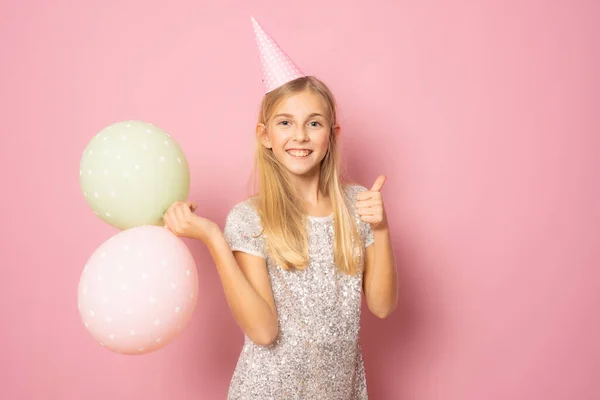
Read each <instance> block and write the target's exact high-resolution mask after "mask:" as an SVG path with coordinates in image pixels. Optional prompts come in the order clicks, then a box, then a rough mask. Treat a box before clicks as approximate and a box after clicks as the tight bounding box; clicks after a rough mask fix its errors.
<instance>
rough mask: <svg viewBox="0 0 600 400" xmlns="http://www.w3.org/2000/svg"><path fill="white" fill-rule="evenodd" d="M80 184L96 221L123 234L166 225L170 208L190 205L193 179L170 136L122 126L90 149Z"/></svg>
mask: <svg viewBox="0 0 600 400" xmlns="http://www.w3.org/2000/svg"><path fill="white" fill-rule="evenodd" d="M79 183H80V185H81V190H82V191H83V195H84V197H85V199H86V201H87V203H88V204H89V205H90V206H91V207H92V209H93V210H94V212H95V213H96V215H97V216H98V217H100V218H101V219H102V220H104V221H106V222H107V223H109V224H110V225H112V226H114V227H116V228H118V229H121V230H124V229H129V228H133V227H136V226H141V225H163V224H164V222H163V220H162V216H163V214H164V212H165V211H166V210H167V208H168V207H169V206H170V205H171V204H173V203H174V202H175V201H185V200H186V199H187V197H188V194H189V188H190V173H189V168H188V163H187V160H186V158H185V155H184V154H183V152H182V151H181V148H180V147H179V145H178V144H177V142H175V140H173V138H171V137H170V136H169V135H168V134H167V133H165V132H164V131H162V130H161V129H160V128H158V127H156V126H154V125H152V124H149V123H146V122H141V121H123V122H117V123H115V124H112V125H110V126H108V127H106V128H105V129H103V130H102V131H100V132H99V133H98V134H97V135H96V136H94V138H93V139H92V140H91V141H90V143H89V144H88V145H87V147H86V148H85V150H84V152H83V156H82V158H81V164H80V169H79Z"/></svg>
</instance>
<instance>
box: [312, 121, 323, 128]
mask: <svg viewBox="0 0 600 400" xmlns="http://www.w3.org/2000/svg"><path fill="white" fill-rule="evenodd" d="M311 124H317V125H311V126H313V127H315V126H318V125H321V123H320V122H317V121H313V122H311Z"/></svg>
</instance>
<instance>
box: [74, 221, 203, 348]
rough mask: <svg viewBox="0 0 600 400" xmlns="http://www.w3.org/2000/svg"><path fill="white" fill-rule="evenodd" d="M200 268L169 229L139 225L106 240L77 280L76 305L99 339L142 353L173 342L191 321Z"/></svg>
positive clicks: (105, 343) (105, 345)
mask: <svg viewBox="0 0 600 400" xmlns="http://www.w3.org/2000/svg"><path fill="white" fill-rule="evenodd" d="M197 299H198V273H197V270H196V264H195V262H194V258H193V257H192V254H191V253H190V251H189V249H188V248H187V246H186V245H185V243H184V242H183V241H182V240H181V239H179V238H178V237H177V236H175V235H174V234H173V233H171V232H170V231H169V230H168V229H166V228H163V227H158V226H139V227H135V228H131V229H127V230H124V231H122V232H120V233H118V234H116V235H115V236H113V237H112V238H110V239H109V240H107V241H106V242H104V243H103V244H102V245H101V246H100V247H99V248H98V249H97V250H96V251H95V252H94V254H92V256H91V257H90V259H89V260H88V262H87V264H86V266H85V268H84V270H83V272H82V274H81V278H80V281H79V292H78V308H79V313H80V315H81V318H82V320H83V323H84V325H85V326H86V327H87V329H88V331H89V332H90V334H91V335H92V336H93V337H94V339H96V340H97V341H98V342H100V344H101V345H102V346H104V347H106V348H107V349H109V350H112V351H114V352H117V353H122V354H143V353H148V352H151V351H154V350H158V349H159V348H161V347H164V346H165V345H167V344H168V343H170V342H171V341H172V340H173V339H174V338H175V337H176V336H177V335H178V334H179V333H180V332H181V331H182V330H183V329H184V328H185V327H186V326H187V324H188V322H189V321H190V319H191V317H192V314H193V312H194V310H195V308H196V304H197Z"/></svg>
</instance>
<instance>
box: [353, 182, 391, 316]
mask: <svg viewBox="0 0 600 400" xmlns="http://www.w3.org/2000/svg"><path fill="white" fill-rule="evenodd" d="M385 181H386V177H385V176H384V175H381V176H379V177H377V179H376V180H375V183H374V184H373V186H372V187H371V189H370V190H364V191H362V192H360V193H358V194H357V195H356V204H355V206H356V210H357V212H358V215H360V217H361V219H362V220H363V222H366V223H368V224H369V225H370V226H371V230H372V231H373V238H374V240H375V243H374V244H372V245H370V246H369V247H367V248H366V250H365V252H366V254H365V269H364V274H363V290H364V291H365V297H366V298H367V306H368V307H369V311H371V312H372V313H373V314H375V315H376V316H378V317H379V318H385V317H387V316H388V315H390V314H391V313H392V311H394V309H395V308H396V305H397V303H398V281H397V278H396V261H395V260H394V250H393V249H392V242H391V239H390V230H389V227H388V223H387V216H386V213H385V207H384V205H383V198H382V196H381V188H382V187H383V184H384V183H385Z"/></svg>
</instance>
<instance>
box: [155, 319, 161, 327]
mask: <svg viewBox="0 0 600 400" xmlns="http://www.w3.org/2000/svg"><path fill="white" fill-rule="evenodd" d="M158 325H160V319H158V318H156V319H155V320H154V326H158Z"/></svg>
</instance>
